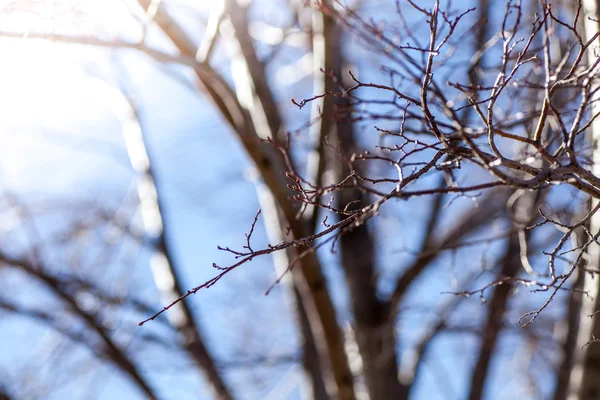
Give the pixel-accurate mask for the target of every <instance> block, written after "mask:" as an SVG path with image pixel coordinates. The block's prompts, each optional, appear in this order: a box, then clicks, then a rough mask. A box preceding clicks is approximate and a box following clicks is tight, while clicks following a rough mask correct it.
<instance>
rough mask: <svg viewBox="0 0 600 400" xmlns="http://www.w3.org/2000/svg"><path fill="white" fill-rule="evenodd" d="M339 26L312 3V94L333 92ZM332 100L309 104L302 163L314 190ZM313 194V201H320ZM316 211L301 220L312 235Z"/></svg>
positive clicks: (312, 207)
mask: <svg viewBox="0 0 600 400" xmlns="http://www.w3.org/2000/svg"><path fill="white" fill-rule="evenodd" d="M337 30H339V27H338V26H337V24H336V22H335V21H334V20H333V19H332V18H331V17H329V16H327V15H325V14H324V13H323V12H321V10H320V9H319V7H318V2H316V1H315V2H313V4H312V30H311V33H312V55H313V94H314V95H320V94H322V93H333V92H335V91H336V89H337V88H336V87H335V84H334V81H333V77H332V76H330V74H331V73H332V72H334V71H335V72H340V71H339V70H340V68H339V64H340V57H341V54H340V52H341V51H342V49H340V48H336V47H334V46H336V45H339V40H337V36H339V33H338V32H337ZM332 116H333V98H332V97H331V96H323V97H319V98H317V99H315V101H314V102H313V103H312V104H311V114H310V118H311V121H313V122H312V125H311V127H310V131H309V139H310V144H311V146H312V149H311V151H310V152H309V154H308V159H307V160H306V169H307V172H306V173H307V180H308V182H310V183H311V184H312V185H314V186H315V187H317V188H319V187H321V186H322V179H323V173H324V170H325V167H326V156H327V155H326V154H325V152H326V151H327V147H326V146H325V143H326V141H327V140H328V137H329V135H330V133H331V129H332V127H333V117H332ZM320 200H321V199H320V195H319V194H318V193H317V195H316V196H315V199H314V202H315V203H319V202H320ZM318 211H319V210H318V209H317V207H316V206H315V205H309V206H308V207H307V208H306V210H305V212H304V218H305V219H306V220H307V221H308V223H309V230H310V231H311V232H313V231H314V230H315V229H316V227H317V219H318V218H319V212H318Z"/></svg>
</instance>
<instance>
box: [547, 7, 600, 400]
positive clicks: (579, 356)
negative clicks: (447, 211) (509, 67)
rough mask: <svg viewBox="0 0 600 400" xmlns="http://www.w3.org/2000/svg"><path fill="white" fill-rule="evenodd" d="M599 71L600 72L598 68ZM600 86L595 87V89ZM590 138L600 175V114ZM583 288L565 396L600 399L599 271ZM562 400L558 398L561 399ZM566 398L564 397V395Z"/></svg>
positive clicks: (594, 228)
mask: <svg viewBox="0 0 600 400" xmlns="http://www.w3.org/2000/svg"><path fill="white" fill-rule="evenodd" d="M599 11H600V7H599V2H598V0H583V19H584V24H585V36H586V37H587V38H591V37H592V36H593V35H595V34H596V32H598V29H599V28H600V25H599V24H598V22H597V21H598V16H599V13H598V12H599ZM599 42H600V41H598V40H597V43H595V44H593V45H592V46H590V48H589V49H588V51H587V55H588V64H592V63H594V62H595V61H596V59H597V57H598V56H597V48H598V43H599ZM596 73H597V72H596ZM597 89H598V88H592V91H594V90H597ZM598 99H599V96H598V93H597V92H596V93H595V95H594V97H593V98H592V99H591V101H590V104H592V112H593V113H595V112H597V111H598ZM589 140H590V141H593V143H594V150H593V152H594V153H593V168H592V172H593V173H594V175H596V176H600V149H599V148H598V145H599V143H600V119H598V118H596V119H595V120H594V122H593V123H592V125H591V127H590V129H589ZM591 202H592V204H591V207H592V208H593V207H595V206H596V205H597V204H598V199H592V201H591ZM599 229H600V215H599V214H598V213H596V215H594V216H593V217H592V218H591V221H590V231H591V232H592V234H595V233H596V232H598V230H599ZM587 252H588V262H587V268H589V269H593V270H598V268H599V266H600V247H598V245H597V244H595V243H592V244H591V245H590V246H589V248H588V250H587ZM583 290H584V291H585V292H587V293H588V295H589V296H584V297H583V300H582V302H581V308H580V310H579V317H578V318H579V332H578V334H577V340H576V343H574V344H573V345H574V348H573V368H572V371H571V376H570V382H569V390H568V391H567V393H565V397H564V398H565V399H569V400H571V399H573V400H574V399H579V400H599V399H600V343H589V342H590V341H591V340H592V339H593V338H595V337H600V316H599V315H597V314H596V315H593V316H592V317H590V315H592V314H594V312H596V311H598V310H599V309H600V279H599V277H598V274H591V273H585V274H584V277H583ZM557 400H558V399H557ZM561 400H562V399H561Z"/></svg>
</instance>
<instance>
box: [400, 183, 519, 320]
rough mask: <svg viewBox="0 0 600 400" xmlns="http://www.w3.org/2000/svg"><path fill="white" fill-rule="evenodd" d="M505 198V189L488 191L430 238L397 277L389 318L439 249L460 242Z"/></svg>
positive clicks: (494, 211)
mask: <svg viewBox="0 0 600 400" xmlns="http://www.w3.org/2000/svg"><path fill="white" fill-rule="evenodd" d="M507 199H508V194H507V193H506V191H504V192H502V191H499V192H491V193H488V194H487V195H486V196H485V197H484V198H483V199H481V200H480V202H479V203H480V204H481V205H480V206H479V207H478V208H474V209H472V210H470V211H468V212H466V213H465V214H464V215H463V216H461V217H460V222H456V223H455V224H454V225H453V226H452V228H451V229H450V230H449V231H448V232H447V233H446V234H444V235H443V236H442V237H441V238H435V239H431V242H430V247H428V248H423V249H422V250H421V252H420V254H419V256H418V257H417V259H416V260H415V261H414V262H413V263H412V264H411V265H410V266H409V267H408V268H406V269H405V270H404V272H403V273H402V275H401V276H400V277H399V278H398V281H397V282H396V288H395V290H394V292H393V293H392V295H391V297H390V303H391V309H390V313H391V314H390V318H395V316H396V313H397V311H398V307H399V306H400V303H401V302H402V299H403V298H404V295H405V294H406V291H407V290H408V288H409V287H410V285H411V284H412V282H413V281H414V280H415V279H417V278H418V277H419V275H420V274H421V273H422V272H423V271H424V270H425V268H426V267H427V266H428V265H429V263H430V262H431V261H433V260H434V259H435V258H436V257H438V255H439V254H440V251H442V250H444V249H445V248H446V247H447V246H451V245H452V244H453V243H458V242H460V240H461V239H463V238H465V237H467V236H468V235H469V234H471V233H473V232H475V231H476V230H477V229H478V228H480V227H481V226H483V225H484V224H485V223H486V222H488V221H489V220H490V218H491V217H492V216H493V215H494V214H496V213H497V212H498V211H499V210H500V209H501V208H502V207H503V206H504V204H505V202H506V200H507Z"/></svg>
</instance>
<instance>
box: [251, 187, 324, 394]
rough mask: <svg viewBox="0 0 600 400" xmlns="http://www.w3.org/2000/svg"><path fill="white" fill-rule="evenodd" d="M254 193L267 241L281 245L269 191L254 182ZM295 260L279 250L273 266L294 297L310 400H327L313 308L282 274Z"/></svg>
mask: <svg viewBox="0 0 600 400" xmlns="http://www.w3.org/2000/svg"><path fill="white" fill-rule="evenodd" d="M254 184H255V185H256V192H257V195H258V200H259V203H260V205H261V210H262V211H263V215H264V220H265V227H266V230H267V236H268V237H269V241H270V242H271V243H280V242H282V241H283V240H284V239H285V238H284V235H283V232H282V230H281V226H282V221H281V218H280V215H279V210H278V209H277V205H276V204H275V200H274V199H273V196H272V195H271V192H270V191H269V189H268V188H267V187H266V185H265V184H263V183H261V182H255V183H254ZM295 257H297V254H295V252H294V251H292V250H291V249H288V250H287V251H280V252H277V253H273V262H274V264H275V270H276V271H277V274H278V275H279V276H284V279H283V280H282V283H283V284H285V285H289V286H290V287H289V290H290V291H291V293H292V294H293V298H292V301H293V302H294V308H295V309H296V313H297V318H298V325H299V327H300V332H301V333H302V338H303V343H302V350H303V351H302V364H303V367H304V373H305V375H306V378H307V380H308V382H309V383H310V388H309V393H308V395H310V398H311V399H314V400H328V399H330V398H331V397H330V396H329V394H328V393H327V388H326V384H325V382H327V381H331V379H332V377H331V376H326V375H325V374H328V373H329V374H330V373H331V371H330V369H329V368H328V366H327V365H326V362H325V360H323V359H322V357H321V355H322V354H326V353H327V349H323V348H321V349H317V346H318V345H322V342H321V341H319V340H316V339H315V337H314V335H315V334H321V335H322V334H323V333H322V332H319V331H317V330H315V329H314V328H311V322H310V319H311V317H310V316H309V313H310V314H312V318H315V317H314V314H315V313H316V310H314V307H313V308H312V309H308V310H307V309H306V308H305V307H307V306H310V304H307V303H306V302H305V301H303V299H302V294H301V292H300V290H299V288H298V287H297V286H296V282H297V279H287V277H285V272H286V270H287V269H288V266H289V265H290V263H291V260H293V259H294V258H295ZM298 273H299V271H296V270H295V269H294V270H292V274H298Z"/></svg>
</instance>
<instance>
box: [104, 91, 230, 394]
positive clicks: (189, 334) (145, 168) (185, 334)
mask: <svg viewBox="0 0 600 400" xmlns="http://www.w3.org/2000/svg"><path fill="white" fill-rule="evenodd" d="M108 90H109V91H110V93H111V94H112V97H113V101H112V102H111V104H112V105H113V106H114V107H115V110H114V111H115V113H116V115H117V116H118V117H119V120H120V121H121V129H122V133H123V138H124V139H125V144H126V147H127V153H128V154H129V159H130V161H131V166H132V168H133V170H134V171H135V173H136V176H135V179H136V187H137V191H138V196H139V201H140V214H141V216H142V221H143V224H144V230H145V233H146V239H147V241H148V242H149V244H150V247H151V249H152V252H153V254H152V255H151V259H150V268H151V271H152V275H153V277H154V281H155V283H156V287H157V288H158V290H159V291H160V294H161V299H162V301H163V302H164V303H170V302H172V301H173V300H174V299H177V298H178V297H180V296H182V295H183V294H184V293H185V290H184V285H183V283H182V280H181V270H180V267H178V265H177V262H176V260H175V256H174V254H173V251H172V249H171V246H169V243H168V241H167V233H168V232H166V229H165V226H164V221H163V215H164V206H163V204H162V201H161V197H160V196H159V193H158V189H157V186H156V183H155V182H156V175H155V172H154V169H153V164H152V160H151V154H150V151H149V150H148V143H147V140H146V138H145V136H144V132H143V130H142V126H141V124H140V115H139V112H138V109H137V107H136V105H135V104H134V103H133V101H132V100H131V99H130V98H129V97H128V96H127V94H126V93H122V92H121V91H119V90H118V89H116V88H112V87H108ZM167 318H168V319H169V322H170V324H171V325H172V326H173V328H175V329H176V330H177V331H178V332H180V333H181V335H180V336H179V337H180V340H181V344H182V346H183V347H184V348H185V349H186V351H187V352H188V354H189V355H190V357H191V358H192V359H193V360H194V361H195V362H196V363H197V364H198V366H199V367H200V370H201V371H202V372H203V373H204V374H205V376H206V378H207V380H208V382H209V383H210V386H211V388H212V390H213V392H214V395H215V398H218V399H222V400H229V399H232V398H233V397H232V395H231V392H230V390H229V388H228V387H227V385H226V384H225V382H224V380H223V378H222V376H221V373H220V372H219V371H218V370H217V367H216V366H215V362H214V360H213V358H212V356H211V355H210V353H209V351H208V348H207V347H206V344H205V343H204V339H203V336H202V333H201V331H200V328H199V326H198V324H197V322H196V318H195V316H194V313H193V311H192V308H191V307H190V305H189V303H188V301H182V302H179V303H178V304H177V305H176V306H175V307H173V310H172V312H170V313H168V314H167Z"/></svg>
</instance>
